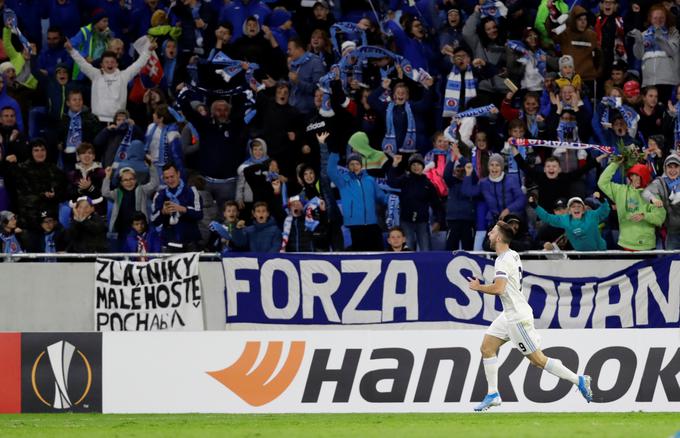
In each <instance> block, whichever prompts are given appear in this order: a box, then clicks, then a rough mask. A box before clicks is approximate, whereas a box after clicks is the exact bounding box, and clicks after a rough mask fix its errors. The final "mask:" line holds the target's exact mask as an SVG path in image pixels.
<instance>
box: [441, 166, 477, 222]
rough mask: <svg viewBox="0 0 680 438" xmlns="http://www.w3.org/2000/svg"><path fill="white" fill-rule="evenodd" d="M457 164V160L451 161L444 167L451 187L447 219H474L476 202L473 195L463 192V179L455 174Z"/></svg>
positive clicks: (445, 177)
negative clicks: (454, 169)
mask: <svg viewBox="0 0 680 438" xmlns="http://www.w3.org/2000/svg"><path fill="white" fill-rule="evenodd" d="M455 164H456V163H455V162H453V161H449V162H448V163H447V164H446V168H445V169H444V181H445V182H446V185H447V186H448V188H449V196H448V198H447V201H446V220H450V221H455V220H459V221H474V220H475V203H476V202H475V199H474V197H473V196H468V195H466V194H465V193H463V180H461V179H458V178H456V177H455V176H454V175H453V168H454V166H455ZM474 178H476V177H474Z"/></svg>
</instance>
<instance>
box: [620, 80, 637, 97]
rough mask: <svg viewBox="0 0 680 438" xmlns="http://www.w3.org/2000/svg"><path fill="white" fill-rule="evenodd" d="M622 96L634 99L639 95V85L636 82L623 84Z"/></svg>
mask: <svg viewBox="0 0 680 438" xmlns="http://www.w3.org/2000/svg"><path fill="white" fill-rule="evenodd" d="M623 95H624V96H626V97H635V96H639V95H640V84H639V83H638V82H637V81H628V82H626V83H625V84H623Z"/></svg>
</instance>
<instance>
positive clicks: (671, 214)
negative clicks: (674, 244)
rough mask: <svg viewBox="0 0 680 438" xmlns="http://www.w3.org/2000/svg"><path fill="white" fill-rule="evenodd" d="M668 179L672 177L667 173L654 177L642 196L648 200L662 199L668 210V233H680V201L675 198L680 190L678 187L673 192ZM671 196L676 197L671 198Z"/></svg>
mask: <svg viewBox="0 0 680 438" xmlns="http://www.w3.org/2000/svg"><path fill="white" fill-rule="evenodd" d="M667 181H670V179H669V178H668V177H667V176H666V174H664V175H663V176H660V177H658V178H656V179H654V181H652V183H651V184H650V185H648V186H647V187H646V188H645V190H644V192H642V197H643V198H645V200H647V201H648V202H651V201H652V200H653V199H661V201H662V202H663V205H664V209H665V210H666V221H665V225H666V231H667V232H668V234H680V202H675V198H676V197H678V196H680V195H678V193H679V192H680V191H679V190H678V189H676V190H675V193H674V192H672V191H671V190H670V188H669V187H668V184H667ZM671 197H673V198H674V199H670V198H671Z"/></svg>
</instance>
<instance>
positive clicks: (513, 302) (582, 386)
mask: <svg viewBox="0 0 680 438" xmlns="http://www.w3.org/2000/svg"><path fill="white" fill-rule="evenodd" d="M513 235H514V232H513V229H512V227H510V225H508V224H507V223H505V222H503V221H498V222H497V223H496V225H495V226H494V227H493V228H492V229H491V231H489V241H490V244H491V248H492V249H493V250H494V251H495V252H496V255H497V256H498V257H497V258H496V262H495V263H494V278H493V282H492V283H491V284H482V283H481V281H480V280H479V279H477V278H474V277H472V278H468V280H469V281H470V283H469V288H470V289H471V290H473V291H478V292H482V293H485V294H489V295H492V296H494V295H497V296H499V297H500V299H501V302H502V303H503V312H502V313H501V314H500V315H499V316H498V317H497V318H496V319H495V320H494V321H493V322H492V323H491V325H490V326H489V328H488V329H487V331H486V334H485V335H484V340H483V341H482V347H481V350H482V362H483V364H484V374H485V375H486V382H487V385H488V392H487V395H486V397H484V400H482V402H481V403H480V404H479V405H477V407H475V411H485V410H487V409H489V408H490V407H493V406H500V404H501V396H500V394H499V392H498V357H497V354H498V349H499V348H500V347H501V346H502V345H503V344H505V343H506V342H507V341H512V343H513V344H514V345H515V347H517V349H519V350H520V352H521V353H522V354H523V355H524V356H526V358H527V359H529V361H530V362H531V364H532V365H534V366H535V367H538V368H541V369H543V370H545V371H547V372H549V373H550V374H552V375H553V376H556V377H558V378H560V379H564V380H567V381H569V382H571V383H573V384H574V385H576V386H577V387H578V389H579V391H580V392H581V395H583V397H584V398H585V399H586V401H588V403H590V402H591V401H592V399H593V393H592V391H591V390H590V376H585V375H582V376H579V375H576V374H575V373H574V372H573V371H571V370H570V369H568V368H567V367H565V366H564V365H563V364H562V362H561V361H560V360H559V359H554V358H549V357H547V356H545V355H544V354H543V351H541V349H540V341H541V338H540V336H539V335H538V333H537V332H536V329H535V328H534V315H533V310H532V309H531V306H530V305H529V303H528V302H527V299H526V296H525V295H524V293H523V291H522V273H523V270H522V261H521V260H520V257H519V254H517V253H516V252H515V251H513V250H511V249H510V246H509V245H510V242H511V241H512V239H513Z"/></svg>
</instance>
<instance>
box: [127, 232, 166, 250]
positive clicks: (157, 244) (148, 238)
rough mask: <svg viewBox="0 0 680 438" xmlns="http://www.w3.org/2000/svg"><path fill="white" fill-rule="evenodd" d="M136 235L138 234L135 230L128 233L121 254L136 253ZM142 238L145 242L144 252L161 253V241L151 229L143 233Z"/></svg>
mask: <svg viewBox="0 0 680 438" xmlns="http://www.w3.org/2000/svg"><path fill="white" fill-rule="evenodd" d="M137 235H138V234H137V232H136V231H135V230H131V231H130V233H129V234H128V235H127V237H126V238H125V245H124V246H123V252H131V253H136V252H137ZM142 237H143V239H144V241H145V242H146V252H161V240H160V238H159V236H158V233H157V232H156V230H155V229H154V228H153V227H151V228H150V229H149V231H147V232H146V233H144V236H142Z"/></svg>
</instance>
